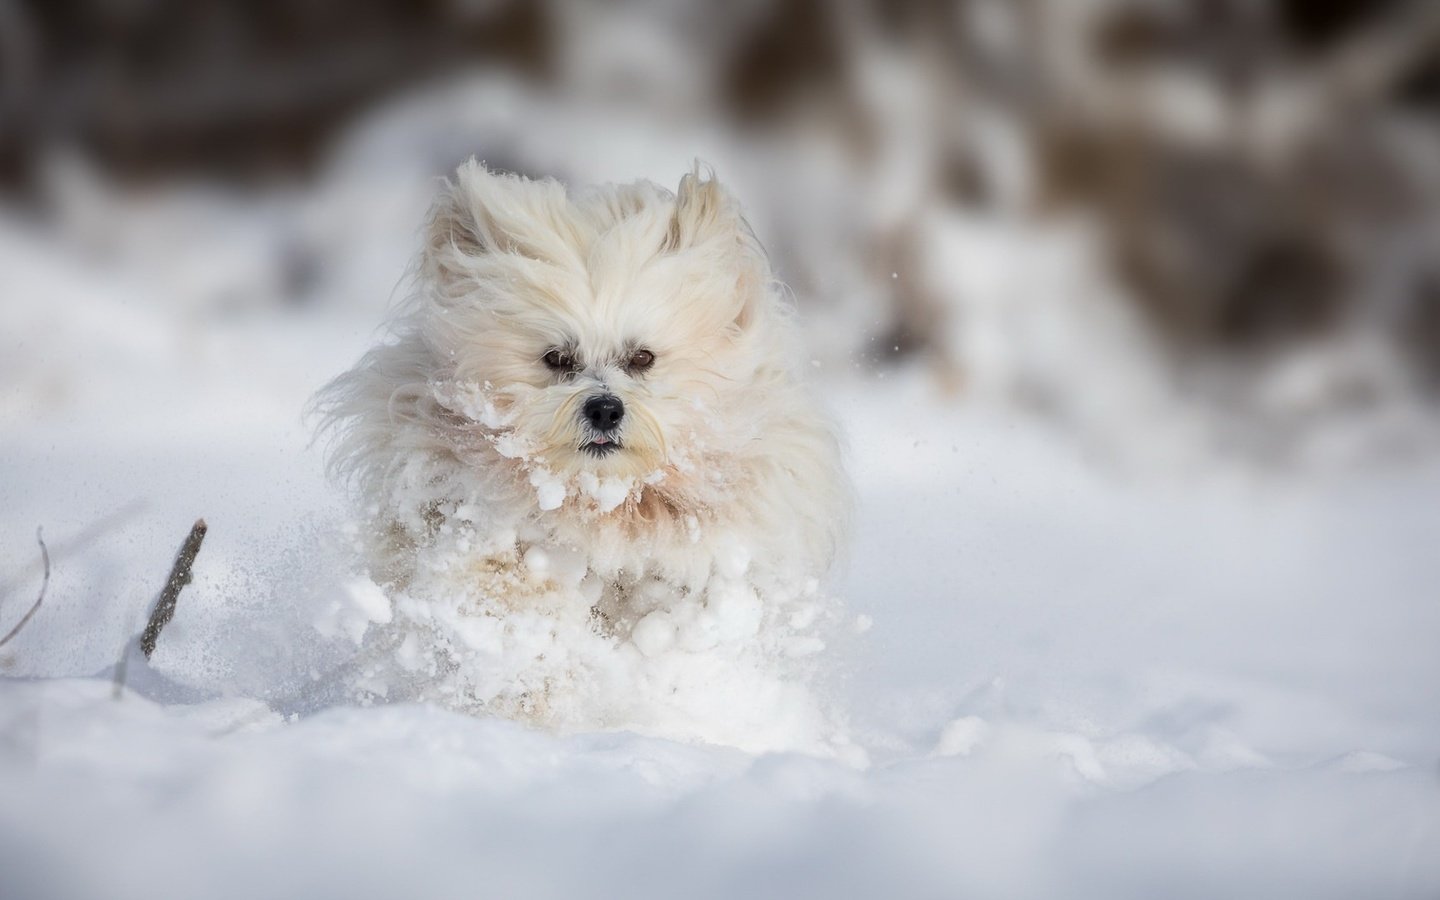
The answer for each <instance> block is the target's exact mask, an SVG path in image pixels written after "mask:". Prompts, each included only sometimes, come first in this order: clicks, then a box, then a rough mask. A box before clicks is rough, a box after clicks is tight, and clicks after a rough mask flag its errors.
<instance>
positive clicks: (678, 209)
mask: <svg viewBox="0 0 1440 900" xmlns="http://www.w3.org/2000/svg"><path fill="white" fill-rule="evenodd" d="M749 235H750V226H749V225H748V224H746V222H745V219H744V217H743V216H741V215H740V208H739V205H738V204H737V203H736V202H735V201H734V199H732V198H731V196H730V194H729V193H728V192H727V191H726V190H725V189H724V188H722V187H721V186H720V182H719V181H718V180H717V179H716V178H715V173H714V172H711V173H709V177H708V178H702V177H701V172H700V168H699V166H696V168H695V169H694V170H692V171H690V172H688V173H686V175H685V176H684V177H683V178H681V179H680V188H679V189H678V190H677V191H676V192H675V214H674V215H673V216H672V217H671V219H670V229H669V231H668V232H667V233H666V235H665V243H664V244H663V245H662V246H661V252H666V253H669V252H674V251H676V250H683V249H686V248H689V247H694V246H696V245H698V244H702V243H706V242H708V241H712V240H717V239H719V240H728V241H733V242H736V243H739V242H742V241H743V240H745V239H746V238H748V237H749Z"/></svg>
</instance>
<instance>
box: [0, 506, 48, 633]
mask: <svg viewBox="0 0 1440 900" xmlns="http://www.w3.org/2000/svg"><path fill="white" fill-rule="evenodd" d="M35 541H36V542H37V543H38V544H39V545H40V558H41V560H42V561H43V562H44V563H45V577H44V578H43V579H41V581H40V596H38V597H36V598H35V603H34V605H33V606H31V607H30V611H29V612H27V613H25V615H23V616H21V617H20V621H18V622H16V623H15V627H14V628H12V629H10V633H9V634H7V635H5V636H4V637H3V638H0V647H3V646H5V645H6V644H8V643H10V639H11V638H13V637H14V636H15V635H17V634H19V633H20V629H22V628H24V627H25V625H26V623H28V622H29V621H30V617H31V616H33V615H35V612H36V610H38V609H39V608H40V604H42V603H44V602H45V589H46V588H48V587H49V586H50V550H49V548H47V547H46V546H45V536H44V535H43V534H42V533H41V529H40V527H39V526H36V528H35Z"/></svg>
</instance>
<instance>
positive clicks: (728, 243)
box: [661, 165, 770, 330]
mask: <svg viewBox="0 0 1440 900" xmlns="http://www.w3.org/2000/svg"><path fill="white" fill-rule="evenodd" d="M702 245H708V246H709V247H710V248H713V249H714V250H716V251H718V252H719V253H721V254H724V255H725V256H727V257H728V258H729V260H730V261H731V262H733V263H734V264H735V265H736V268H737V269H738V277H737V280H736V284H735V296H736V299H738V300H739V302H740V309H739V311H738V312H737V313H736V316H735V324H736V325H737V326H739V327H740V328H741V329H742V330H743V329H746V328H748V327H749V326H750V324H751V323H752V322H753V321H754V319H755V316H756V314H757V312H758V306H759V304H761V303H763V302H764V300H765V296H766V286H767V285H768V284H769V281H770V276H769V263H768V262H767V260H766V258H765V251H764V250H763V249H761V247H760V242H759V241H758V240H757V239H756V237H755V233H754V232H753V231H752V230H751V229H750V223H749V222H747V221H745V217H744V216H743V215H742V214H741V212H740V205H739V203H737V202H736V201H735V199H734V198H733V197H731V196H730V193H729V192H728V191H726V190H725V189H724V188H723V187H721V186H720V182H719V181H718V180H717V179H716V178H715V173H714V172H713V171H712V172H710V173H709V177H705V178H702V177H701V171H700V167H699V166H698V165H697V166H696V167H695V169H693V170H692V171H690V172H689V173H687V174H686V175H685V176H684V177H683V178H681V179H680V188H679V190H677V191H676V192H675V214H674V216H672V217H671V220H670V228H669V231H668V232H667V233H666V236H665V242H664V244H663V245H662V246H661V252H662V253H673V252H677V251H681V250H687V249H691V248H696V247H700V246H702ZM731 254H733V256H732V255H731Z"/></svg>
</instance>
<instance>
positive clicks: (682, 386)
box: [418, 161, 793, 478]
mask: <svg viewBox="0 0 1440 900" xmlns="http://www.w3.org/2000/svg"><path fill="white" fill-rule="evenodd" d="M420 274H421V278H422V296H421V297H420V302H421V304H422V305H423V307H424V309H423V310H422V314H421V315H420V316H419V317H418V321H419V328H420V330H421V336H422V338H423V340H424V342H425V344H426V345H427V347H428V349H429V352H430V353H431V354H433V355H434V357H435V358H436V359H437V360H438V361H439V362H440V363H441V365H442V367H443V370H444V374H445V376H446V377H445V380H446V381H448V382H450V383H453V384H455V385H459V386H461V387H462V390H461V392H460V393H461V394H462V395H463V396H464V397H465V399H463V400H462V401H461V402H452V403H450V404H448V405H449V406H450V407H451V409H450V411H451V412H454V413H456V414H457V415H462V416H464V417H465V418H467V419H468V420H469V421H471V422H474V423H477V424H478V425H479V426H480V427H482V428H485V429H488V432H489V434H488V437H489V439H491V440H492V441H493V440H501V439H503V443H500V444H498V446H501V447H502V453H504V455H507V456H514V457H516V458H520V457H523V458H524V459H525V460H526V461H527V463H529V464H532V465H538V466H541V467H543V468H545V469H547V470H549V471H551V472H555V473H557V474H560V475H563V476H570V475H576V474H580V473H587V472H588V473H593V474H594V475H596V476H597V477H602V478H603V477H610V476H618V477H622V478H644V477H647V476H649V475H652V474H653V473H655V472H657V471H659V470H661V469H662V468H664V467H667V466H668V467H674V466H677V465H679V466H681V467H683V466H684V465H685V464H686V460H687V459H689V458H691V457H692V456H694V455H706V454H709V453H713V452H715V451H721V452H723V450H724V449H725V448H726V447H733V446H737V445H739V444H742V443H743V442H744V441H747V440H753V439H754V438H755V437H756V436H757V435H756V433H755V432H756V429H757V428H758V427H759V423H758V419H759V415H758V413H759V411H760V409H761V408H762V407H763V406H764V405H765V398H764V394H763V392H764V387H765V385H764V382H766V381H767V380H768V379H769V377H780V373H782V372H784V371H787V370H788V369H789V368H790V367H791V366H793V360H791V359H786V358H784V357H785V356H786V354H788V353H789V352H790V351H789V350H788V349H787V348H786V347H785V345H784V340H783V336H784V335H785V334H786V332H787V331H788V329H785V328H783V327H780V324H781V321H782V320H783V319H784V317H785V310H784V308H783V304H781V303H780V301H779V299H778V296H777V293H776V288H775V285H774V284H773V282H772V278H771V275H770V271H769V266H768V263H767V262H766V259H765V256H764V253H763V251H762V250H761V248H760V246H759V244H758V243H757V242H756V240H755V238H754V236H753V234H752V233H751V231H750V228H749V227H748V226H747V225H746V223H745V221H744V219H743V218H742V217H741V215H740V212H739V210H738V208H737V206H736V204H735V202H734V201H733V200H732V199H731V197H730V196H729V195H728V194H727V193H726V192H725V191H724V190H723V189H722V188H721V187H720V185H719V183H718V182H717V181H716V180H715V179H714V178H713V177H711V178H702V177H701V176H700V174H699V173H698V172H692V173H691V174H689V175H686V176H685V177H684V178H683V179H682V180H681V182H680V187H679V190H678V191H677V192H676V193H675V194H671V193H670V192H669V191H667V190H664V189H662V188H660V187H658V186H656V185H654V184H651V183H648V182H639V183H636V184H632V185H627V186H618V187H617V186H606V187H603V188H598V189H595V190H594V191H591V192H588V193H582V194H576V195H573V196H572V195H569V194H567V192H566V191H565V189H564V187H563V186H562V185H560V184H559V183H557V182H555V181H551V180H545V181H531V180H528V179H524V178H520V177H516V176H508V175H500V174H495V173H491V172H488V171H486V170H485V169H484V168H483V167H482V166H480V165H479V164H477V163H474V162H473V161H472V162H471V163H469V164H467V165H464V166H462V167H461V168H460V170H459V172H458V173H457V176H456V179H455V181H454V182H453V183H452V184H450V185H449V186H448V187H447V189H446V190H445V192H444V193H443V194H442V196H441V199H440V201H439V202H438V203H437V205H436V207H435V209H434V211H433V213H432V215H431V218H430V222H429V225H428V228H427V235H426V242H425V249H424V254H423V258H422V268H421V273H420ZM465 390H468V391H469V393H468V394H465Z"/></svg>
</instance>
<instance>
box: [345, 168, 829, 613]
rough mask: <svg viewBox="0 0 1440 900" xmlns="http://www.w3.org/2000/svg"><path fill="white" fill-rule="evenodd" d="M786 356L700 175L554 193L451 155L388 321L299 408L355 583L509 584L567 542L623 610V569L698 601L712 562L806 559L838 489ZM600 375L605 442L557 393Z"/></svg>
mask: <svg viewBox="0 0 1440 900" xmlns="http://www.w3.org/2000/svg"><path fill="white" fill-rule="evenodd" d="M640 350H645V351H648V352H649V353H651V354H653V364H651V365H650V366H649V367H648V368H646V369H645V370H644V371H639V370H637V368H636V367H635V366H634V365H632V364H631V362H632V361H633V359H635V358H636V357H635V356H634V354H636V353H637V352H639V351H640ZM552 352H553V353H555V354H556V355H552V356H550V357H549V358H550V359H551V360H552V361H553V360H554V359H557V358H562V357H563V359H564V360H565V361H567V362H568V363H569V365H568V366H567V367H566V368H564V369H563V370H562V371H557V370H556V369H555V368H554V367H552V366H550V365H547V363H546V359H547V354H552ZM804 360H805V358H804V356H803V355H802V352H801V350H800V348H799V344H798V341H797V340H796V333H795V322H794V319H793V316H792V312H791V310H790V308H789V306H788V304H787V303H786V302H785V299H784V295H783V293H782V289H781V288H780V286H779V285H777V284H776V282H775V280H774V278H773V276H772V274H771V271H770V268H769V264H768V261H767V259H766V257H765V254H764V251H763V250H762V249H761V247H760V246H759V244H758V242H757V241H756V239H755V237H754V235H753V234H752V233H751V231H750V229H749V227H748V226H747V224H746V223H745V221H744V219H743V218H742V216H741V213H740V211H739V209H738V207H737V205H736V203H735V201H734V200H733V199H732V198H731V197H730V195H729V194H728V193H727V192H726V191H725V190H724V189H723V188H722V187H721V186H720V184H719V183H718V182H717V181H716V180H715V179H714V177H713V176H711V177H704V176H702V174H701V173H700V172H699V171H698V170H697V171H695V172H692V173H691V174H688V175H686V176H685V177H684V178H683V179H682V180H681V182H680V187H679V190H678V192H677V193H673V194H672V193H671V192H670V191H668V190H665V189H663V188H661V187H659V186H657V185H654V184H652V183H649V182H643V181H642V182H637V183H634V184H630V185H620V186H604V187H599V188H595V189H592V190H586V191H582V192H567V190H566V189H565V187H564V186H562V185H561V184H559V183H558V182H556V181H554V180H543V181H532V180H528V179H525V178H521V177H517V176H511V175H502V174H497V173H493V172H489V171H487V170H486V169H485V168H484V167H483V166H482V165H480V164H479V163H476V162H475V161H473V160H472V161H471V162H469V163H467V164H465V165H463V166H461V167H460V169H459V170H458V172H457V173H456V176H455V179H454V181H453V182H451V183H449V184H447V186H446V187H445V189H444V190H443V191H442V192H441V194H440V197H439V200H438V201H437V203H436V204H435V206H434V208H433V210H432V212H431V214H430V217H429V221H428V224H427V226H426V229H425V239H424V246H423V250H422V252H421V256H420V259H419V263H418V270H417V278H416V285H415V289H414V291H413V293H412V294H411V295H410V297H409V298H408V299H407V301H406V302H405V303H404V304H403V305H402V306H401V308H400V309H399V310H398V311H397V313H396V315H395V318H394V320H393V321H392V323H391V329H390V335H389V337H388V338H387V339H386V340H385V342H384V343H382V344H381V345H379V346H377V347H376V348H374V349H373V350H371V351H370V352H369V353H367V354H366V355H365V356H364V358H362V359H361V360H360V362H359V363H358V364H357V365H356V366H355V368H354V369H352V370H351V371H349V372H347V373H345V374H344V375H341V376H340V377H339V378H337V379H336V380H335V381H334V382H332V383H331V384H330V385H329V386H328V387H327V388H325V390H324V391H323V392H322V394H321V395H320V397H319V398H318V406H319V409H320V411H321V412H322V413H323V416H324V422H325V425H326V427H327V428H328V429H329V430H330V431H332V432H333V434H334V437H335V441H334V443H333V447H332V456H331V464H332V466H333V467H334V469H335V470H336V471H338V472H339V473H341V474H343V475H345V476H348V477H349V478H351V479H353V482H354V484H355V486H356V488H357V489H358V493H359V495H360V497H361V499H362V500H363V508H364V510H365V515H366V518H367V520H368V522H369V523H370V524H371V525H373V526H374V527H373V532H372V533H371V534H369V535H368V536H367V537H368V540H369V555H370V559H371V565H372V575H373V577H375V579H376V580H377V581H379V582H381V583H389V584H391V585H395V586H399V587H402V588H403V587H405V586H406V585H408V584H409V583H410V582H411V581H412V579H414V578H415V577H416V575H417V572H418V571H419V570H421V569H424V568H425V567H427V566H429V567H430V568H431V569H434V568H435V567H436V566H437V565H443V566H445V567H448V568H449V569H451V570H453V577H455V578H457V579H460V580H464V579H467V578H470V579H476V580H482V581H485V580H488V581H487V584H489V585H490V586H491V587H493V590H495V591H500V592H503V591H507V590H510V591H516V592H517V593H518V594H523V593H524V591H523V590H522V589H521V588H522V587H523V585H526V584H533V583H534V582H535V580H536V578H535V576H536V574H537V573H536V572H529V573H526V572H525V571H523V570H525V569H526V568H527V567H528V568H531V569H541V570H543V569H544V567H545V565H546V563H545V560H547V559H548V558H549V556H550V555H553V554H554V553H557V552H558V553H560V554H562V555H567V554H568V558H572V559H574V558H575V557H576V556H577V554H578V560H579V563H580V564H583V566H584V567H585V574H586V578H587V579H588V580H589V581H591V582H594V581H597V580H598V582H599V583H600V585H601V586H602V588H603V590H602V591H601V593H602V594H603V596H602V597H598V598H596V604H597V610H598V611H600V612H601V613H602V614H604V615H605V616H606V618H607V619H608V618H616V619H620V620H626V621H629V622H631V623H633V621H634V619H635V617H634V616H630V615H627V614H626V610H625V609H624V604H625V602H626V598H627V597H629V596H630V595H631V594H632V593H633V592H634V588H635V586H636V585H640V584H642V583H645V584H653V583H655V582H659V583H661V584H663V585H668V586H670V587H673V588H674V589H675V590H676V591H679V592H682V593H683V594H686V595H690V596H694V597H699V596H703V592H704V591H705V590H706V589H707V586H708V585H709V584H710V582H711V580H712V579H713V578H717V577H718V578H722V579H727V580H732V581H733V580H734V579H736V578H740V577H742V576H743V577H744V578H745V579H746V580H747V581H749V582H751V583H756V584H769V585H780V586H785V585H795V584H799V583H803V582H804V581H805V580H806V579H813V577H815V576H818V575H820V574H822V573H823V572H824V570H825V569H826V567H827V566H828V563H829V561H830V558H831V556H832V554H833V552H834V551H835V549H836V543H837V540H838V539H839V536H840V534H841V532H842V530H843V526H844V520H845V513H846V486H845V479H844V476H843V473H842V469H841V464H840V457H839V452H838V447H837V441H836V438H835V436H834V434H833V431H832V428H831V425H830V423H829V421H828V420H827V418H826V417H825V416H824V415H823V414H822V413H821V412H820V410H819V409H818V407H817V406H816V404H815V401H814V400H813V399H812V398H811V396H810V395H809V394H808V392H807V391H806V390H805V389H804V387H803V385H802V383H801V379H800V377H799V373H800V371H802V366H803V363H804ZM600 393H607V394H610V395H613V396H615V397H618V398H619V399H620V400H621V401H623V404H624V409H625V417H624V420H623V422H622V424H621V426H620V429H619V432H618V435H617V438H618V440H617V443H618V445H619V446H620V447H621V449H619V450H615V451H614V452H609V453H606V454H604V455H599V454H597V453H595V452H592V451H594V450H595V449H596V448H595V447H593V446H591V447H588V448H587V446H586V445H587V441H590V440H591V439H592V438H594V435H593V434H592V433H591V431H590V430H589V426H588V425H587V424H586V421H585V418H584V416H583V415H581V412H580V411H581V409H582V407H583V404H584V403H585V402H586V400H587V398H590V397H593V396H595V395H597V394H600ZM601 449H613V448H601ZM437 548H439V549H440V550H443V552H437ZM532 548H540V551H539V552H538V553H537V552H536V551H535V550H534V549H532ZM457 558H460V559H463V560H464V564H463V565H460V566H458V568H457V566H456V564H455V560H456V559H457ZM441 559H443V560H444V562H443V563H441V562H437V560H441ZM539 575H540V576H542V577H541V580H542V581H543V575H544V572H543V571H541V572H540V573H539ZM784 589H785V590H789V588H788V587H787V588H784ZM763 593H764V591H763V590H762V591H761V595H762V596H763ZM516 602H523V601H519V600H517V601H516Z"/></svg>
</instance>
